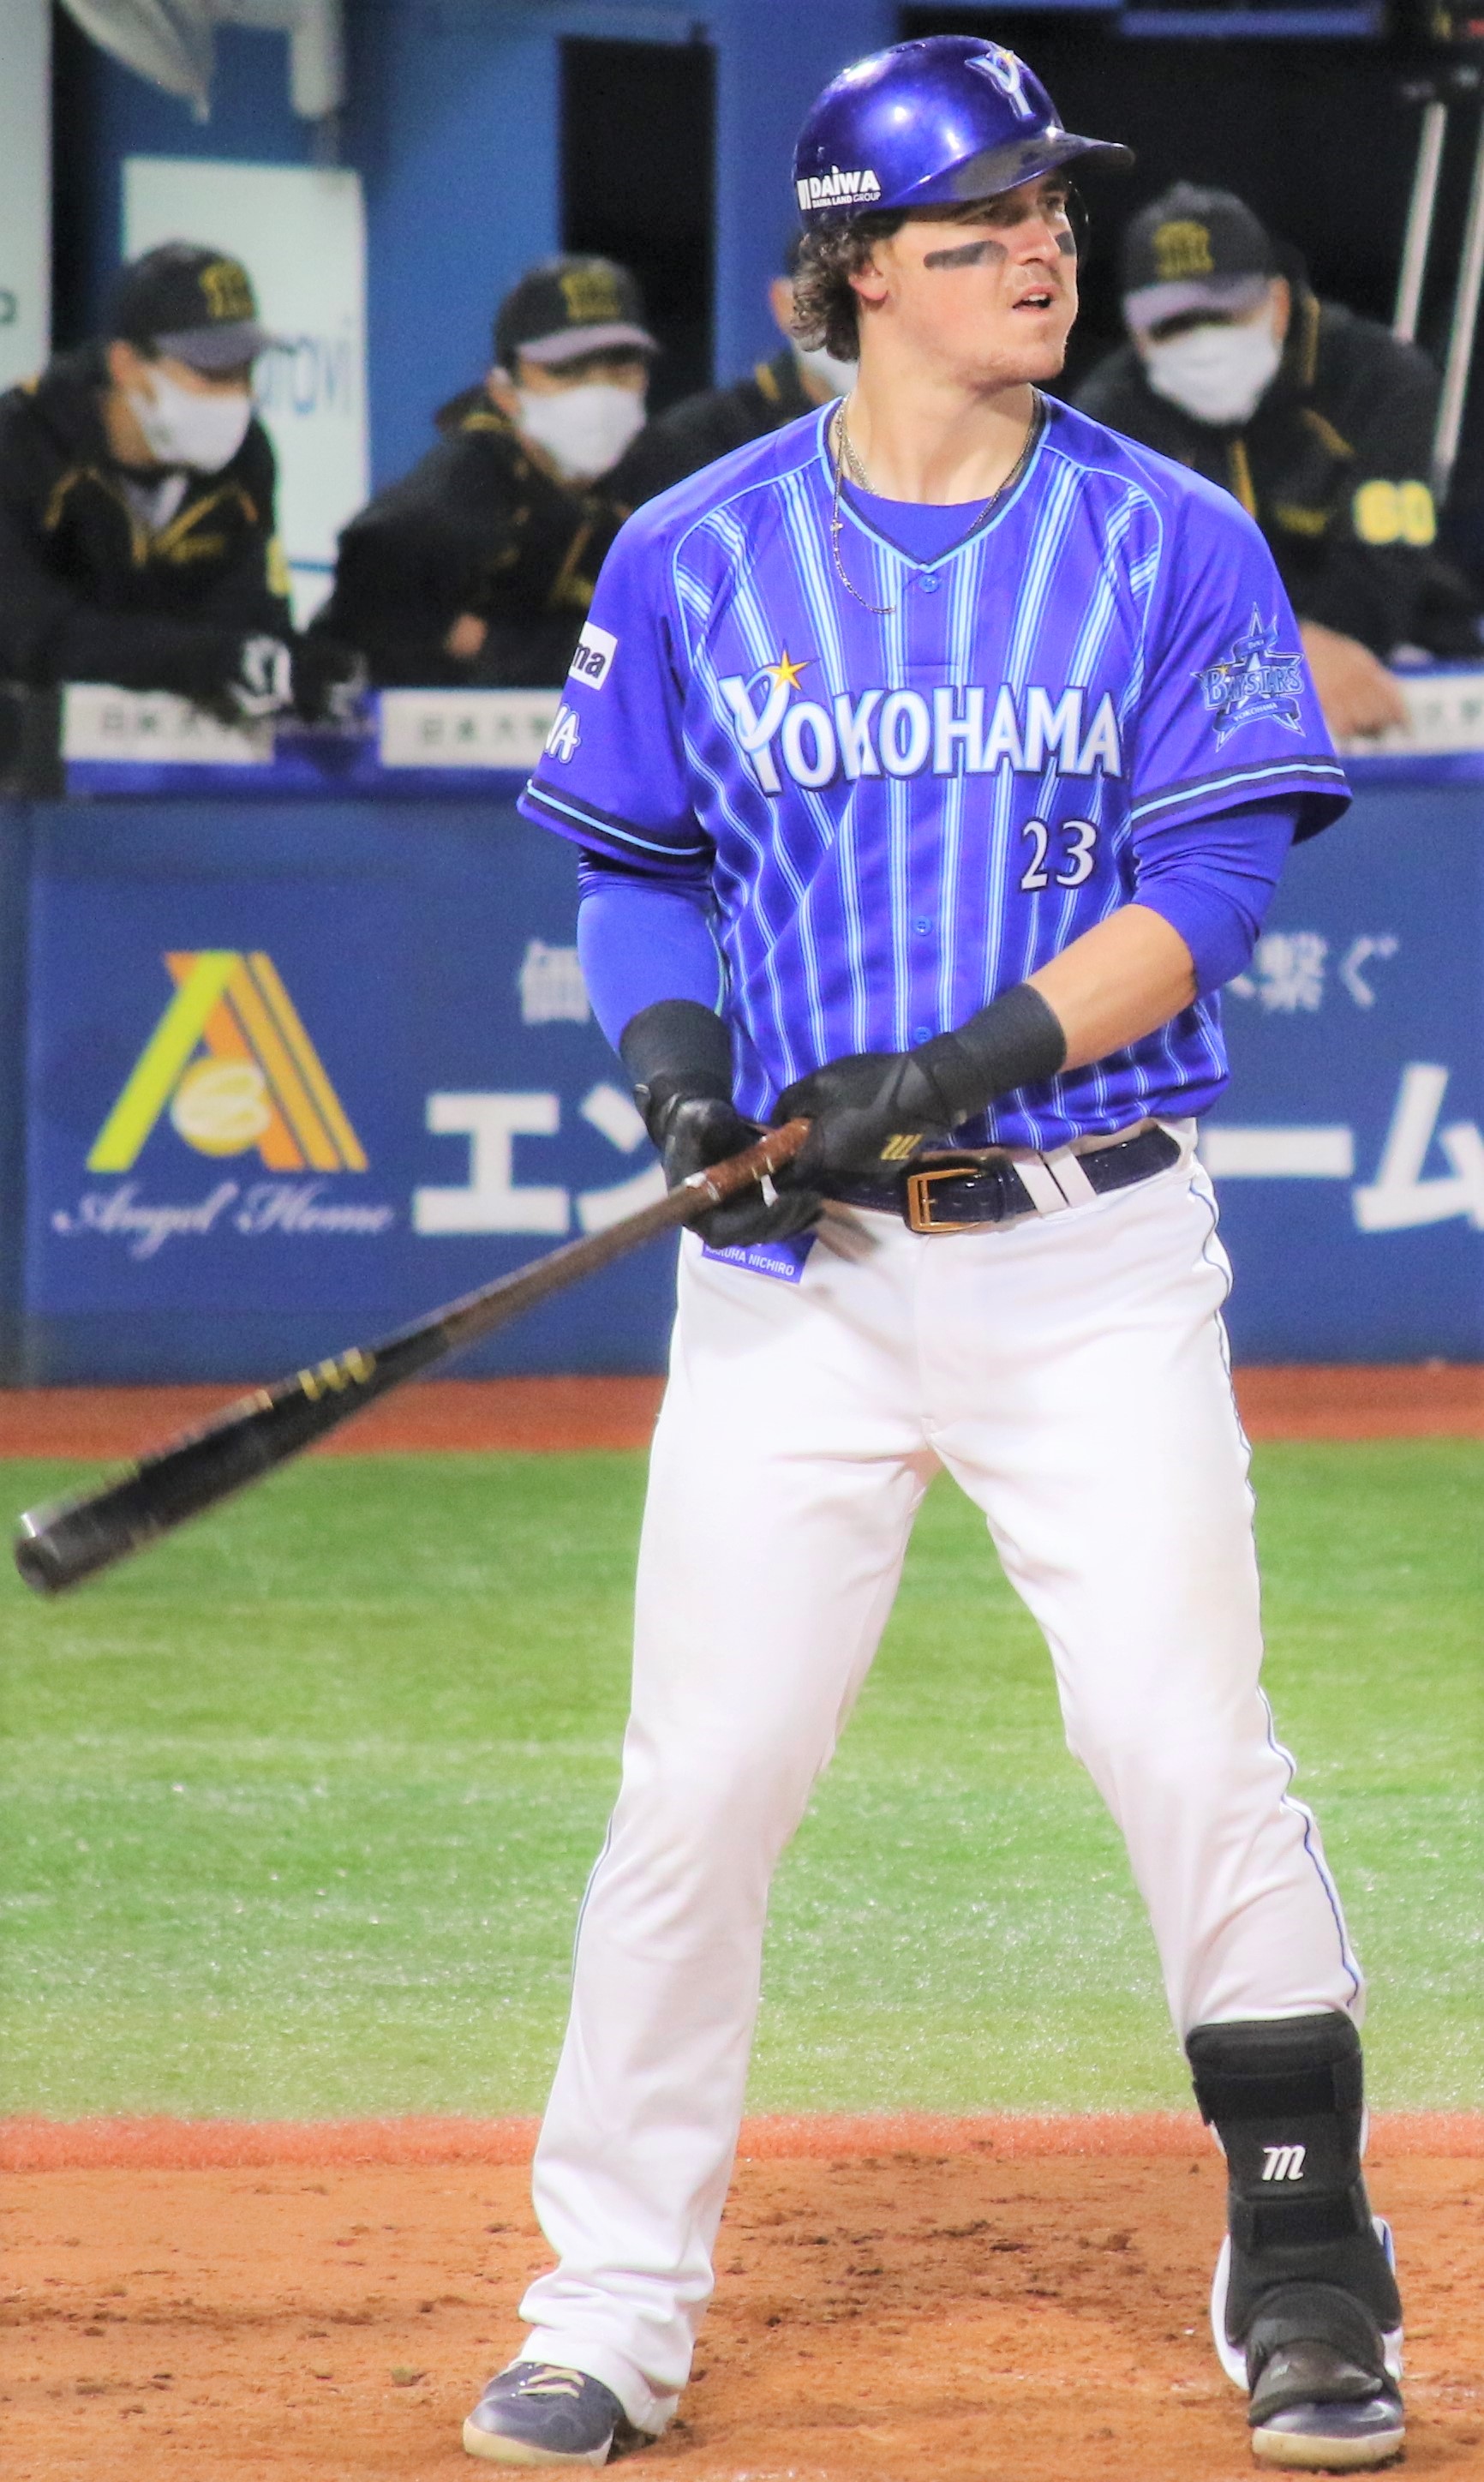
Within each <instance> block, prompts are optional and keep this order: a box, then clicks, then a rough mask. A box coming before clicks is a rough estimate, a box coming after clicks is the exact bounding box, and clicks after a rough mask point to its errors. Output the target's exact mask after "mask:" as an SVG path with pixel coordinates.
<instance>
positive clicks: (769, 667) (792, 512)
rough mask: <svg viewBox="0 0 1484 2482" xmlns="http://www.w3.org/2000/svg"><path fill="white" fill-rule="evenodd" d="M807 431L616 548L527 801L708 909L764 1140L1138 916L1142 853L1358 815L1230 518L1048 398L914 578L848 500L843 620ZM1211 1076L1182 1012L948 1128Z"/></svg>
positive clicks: (1225, 505) (1011, 1130) (827, 500)
mask: <svg viewBox="0 0 1484 2482" xmlns="http://www.w3.org/2000/svg"><path fill="white" fill-rule="evenodd" d="M827 418H828V409H826V410H825V411H824V412H821V413H820V414H810V415H807V416H806V417H805V418H804V419H803V420H802V421H800V422H797V423H793V424H791V425H790V426H789V427H788V428H787V429H786V430H784V431H782V432H778V433H775V434H774V435H773V436H771V437H770V438H768V439H766V440H764V441H761V442H758V443H755V444H754V445H752V446H750V447H747V448H744V449H742V450H739V451H738V452H737V453H735V454H734V455H732V456H729V457H725V458H722V459H721V460H720V461H719V462H717V463H716V464H715V465H711V466H708V467H707V468H705V470H704V471H703V472H701V473H700V474H697V475H694V476H692V477H691V478H690V480H689V481H688V482H686V483H683V484H681V485H679V486H678V487H677V488H675V489H674V490H671V491H668V492H665V493H664V495H663V496H662V497H661V498H660V499H658V500H656V501H653V502H651V503H650V504H649V505H648V506H647V507H645V508H643V509H641V510H640V511H639V512H638V515H635V516H634V517H632V518H631V519H630V520H629V522H628V524H627V525H626V526H625V527H624V528H623V531H622V532H621V534H620V535H619V536H618V538H617V541H615V543H614V545H613V547H612V551H611V552H610V554H609V558H608V561H607V564H606V565H605V568H604V569H603V573H602V575H601V577H600V579H599V581H598V586H597V591H596V594H595V595H594V598H593V604H592V612H591V616H590V619H589V621H588V624H587V626H586V628H585V630H584V632H583V639H582V643H581V644H580V646H579V647H578V651H577V655H576V658H575V660H574V664H573V668H572V672H571V674H570V676H569V679H568V682H567V686H566V689H565V691H564V694H563V700H562V704H561V707H560V711H559V713H558V717H557V720H556V723H555V725H554V726H553V728H552V732H551V735H550V737H549V739H548V742H547V746H546V751H545V754H544V755H543V757H542V759H541V762H540V764H539V766H538V767H537V769H536V771H535V774H534V777H533V779H532V780H531V783H530V785H529V786H528V788H527V790H526V793H525V795H524V796H523V798H522V808H523V809H524V811H525V813H526V815H527V816H528V817H529V818H531V819H534V820H535V821H536V822H537V823H538V824H540V825H541V826H543V827H548V828H552V829H554V830H556V832H558V833H560V834H561V835H565V836H568V837H570V838H572V839H573V840H574V841H576V842H577V843H579V844H582V845H585V846H587V847H589V848H590V849H592V850H594V851H596V852H599V853H606V854H609V855H611V856H612V857H613V858H619V859H623V860H627V861H629V862H630V863H632V864H634V865H636V866H638V867H639V868H642V869H644V870H646V871H651V872H654V873H656V874H658V875H673V876H677V877H681V878H690V879H693V878H695V877H697V876H699V875H703V874H704V876H705V877H706V878H707V879H708V880H709V883H710V887H711V890H712V895H713V901H714V907H715V913H714V920H715V928H716V938H717V943H718V945H719V948H720V951H721V956H722V959H723V963H724V968H725V998H724V1000H723V1002H722V1006H723V1010H724V1013H725V1015H726V1016H727V1017H728V1019H729V1021H730V1024H731V1027H732V1030H733V1036H734V1047H735V1056H736V1064H737V1100H738V1103H739V1106H740V1108H741V1109H742V1110H743V1111H744V1112H747V1113H749V1114H751V1115H753V1116H754V1117H756V1118H758V1119H763V1118H766V1117H767V1114H768V1111H769V1110H770V1108H771V1106H772V1104H773V1102H774V1101H775V1099H776V1097H777V1096H778V1095H779V1093H780V1092H781V1091H782V1089H783V1088H784V1087H785V1086H787V1085H788V1084H789V1083H790V1081H791V1080H792V1079H793V1078H794V1077H798V1076H801V1075H802V1074H803V1073H804V1072H805V1071H806V1070H808V1069H813V1068H816V1067H818V1066H819V1065H820V1063H821V1062H823V1061H826V1060H830V1059H834V1058H838V1057H839V1056H840V1055H841V1054H842V1053H846V1052H853V1051H865V1050H899V1049H903V1048H905V1047H906V1046H908V1045H910V1044H912V1043H921V1042H924V1041H925V1040H926V1039H927V1038H928V1037H929V1036H930V1035H933V1034H937V1033H939V1032H942V1031H943V1030H944V1029H946V1028H948V1027H950V1026H953V1025H957V1024H961V1023H962V1022H963V1020H964V1019H965V1018H966V1017H971V1016H973V1014H974V1013H975V1011H976V1009H978V1008H981V1007H982V1006H983V1005H984V1003H985V1002H986V1001H987V1000H989V999H992V998H993V997H994V996H995V995H996V994H997V993H998V992H999V991H1002V990H1006V989H1007V988H1008V987H1009V986H1010V985H1011V984H1014V983H1017V982H1020V981H1022V980H1023V979H1024V978H1025V976H1026V975H1027V974H1028V973H1031V972H1033V971H1034V969H1035V968H1036V967H1037V966H1038V965H1040V964H1045V963H1046V962H1047V961H1048V960H1049V959H1050V958H1051V957H1053V956H1054V955H1055V954H1056V953H1057V952H1058V951H1059V950H1060V949H1062V948H1064V947H1066V946H1067V945H1068V944H1069V942H1070V941H1072V940H1073V939H1075V938H1077V937H1080V934H1081V933H1082V932H1084V931H1086V930H1089V929H1090V928H1091V927H1092V926H1093V924H1095V923H1097V922H1099V921H1101V920H1103V919H1104V918H1105V917H1106V915H1107V914H1109V913H1111V912H1112V911H1114V910H1115V908H1117V907H1118V906H1120V905H1122V904H1125V903H1127V902H1128V901H1129V899H1130V898H1131V897H1132V896H1133V895H1134V894H1135V892H1136V890H1137V887H1138V878H1139V859H1140V839H1141V835H1147V834H1149V833H1150V832H1152V831H1156V830H1164V829H1167V828H1169V827H1171V826H1176V827H1178V826H1181V825H1183V824H1184V825H1187V826H1188V828H1189V831H1190V835H1191V841H1192V846H1198V844H1199V837H1200V831H1201V826H1202V823H1203V822H1205V821H1208V820H1211V819H1213V818H1214V817H1216V816H1217V815H1219V814H1220V813H1221V812H1222V811H1226V810H1230V809H1233V808H1236V807H1238V806H1240V805H1242V804H1243V803H1245V802H1252V801H1263V802H1266V803H1272V802H1274V801H1278V800H1283V799H1285V798H1288V799H1290V800H1291V801H1292V802H1293V804H1294V805H1295V809H1296V811H1297V814H1298V829H1297V832H1298V833H1299V834H1301V835H1303V834H1311V833H1313V832H1315V830H1316V829H1318V828H1321V827H1324V826H1326V825H1327V824H1328V823H1329V822H1330V820H1332V819H1334V818H1336V817H1338V816H1339V814H1340V812H1341V810H1342V809H1343V808H1344V806H1345V803H1346V801H1347V799H1348V795H1347V792H1346V788H1345V782H1344V778H1343V775H1342V773H1341V768H1340V765H1339V762H1338V761H1337V759H1336V757H1335V754H1334V752H1333V749H1332V748H1331V745H1330V741H1329V737H1328V735H1327V733H1326V731H1325V728H1324V725H1323V721H1322V718H1321V716H1320V714H1319V709H1318V702H1317V700H1316V699H1315V693H1314V690H1313V687H1312V684H1311V682H1310V680H1309V678H1308V674H1307V672H1306V669H1305V666H1304V662H1303V656H1302V650H1301V647H1300V641H1299V636H1298V629H1297V625H1296V623H1295V621H1294V619H1293V616H1292V613H1291V612H1290V610H1289V605H1288V602H1287V599H1286V597H1285V594H1284V592H1283V588H1282V586H1281V584H1280V583H1279V579H1278V575H1277V572H1276V570H1275V568H1274V567H1273V563H1272V559H1271V557H1270V555H1269V553H1268V550H1267V547H1266V545H1265V544H1264V542H1263V538H1262V536H1261V534H1260V533H1259V531H1258V529H1257V527H1256V526H1255V525H1253V523H1252V522H1251V520H1250V519H1249V518H1248V517H1247V516H1246V515H1244V514H1243V512H1242V510H1241V509H1240V508H1239V507H1238V506H1237V502H1236V501H1235V500H1232V499H1230V498H1229V497H1227V495H1226V494H1225V493H1223V492H1220V491H1218V490H1216V489H1215V488H1213V487H1212V486H1211V485H1210V484H1207V483H1205V482H1203V481H1201V480H1200V479H1199V478H1198V477H1197V476H1194V475H1191V474H1188V473H1186V472H1185V470H1184V469H1182V468H1181V467H1178V466H1175V465H1173V464H1170V463H1169V462H1166V461H1165V460H1164V459H1162V458H1159V457H1157V456H1154V455H1153V454H1151V453H1150V452H1149V451H1148V450H1145V449H1143V448H1138V447H1135V446H1134V445H1133V443H1132V442H1131V441H1129V440H1126V439H1124V438H1122V437H1120V436H1118V435H1117V434H1116V433H1114V432H1110V431H1107V430H1105V429H1104V428H1103V427H1102V426H1101V425H1100V424H1097V423H1094V422H1090V421H1088V420H1087V419H1086V418H1085V417H1084V416H1082V415H1080V414H1079V413H1076V412H1074V411H1072V410H1071V409H1068V408H1066V407H1063V406H1061V405H1058V404H1049V405H1048V407H1047V420H1046V423H1045V425H1044V428H1043V430H1042V434H1041V436H1040V439H1039V442H1038V443H1037V445H1036V447H1035V449H1034V451H1033V453H1032V455H1031V458H1030V460H1029V462H1028V465H1027V468H1026V470H1025V471H1024V473H1023V474H1022V476H1021V477H1020V479H1019V481H1018V482H1017V483H1016V484H1015V486H1014V487H1013V488H1012V489H1011V490H1010V491H1008V492H1007V493H1005V494H1004V495H1003V497H1002V499H1001V500H1000V501H999V502H997V503H996V504H994V505H993V507H992V509H991V512H990V514H989V515H988V517H987V518H986V519H985V521H984V522H983V523H981V524H980V525H979V526H978V527H977V528H976V529H975V530H974V531H973V532H971V533H970V534H969V535H968V536H967V537H966V538H965V539H964V540H962V541H960V542H959V543H957V544H956V545H954V546H953V547H952V548H950V550H949V551H947V552H946V553H944V554H942V555H941V556H940V557H939V558H937V559H935V560H931V561H916V560H914V559H912V558H911V557H909V555H908V554H907V553H905V552H903V551H902V550H900V549H899V548H898V546H897V545H896V544H894V543H892V542H890V541H887V540H886V538H885V537H884V536H882V535H880V534H879V533H877V532H876V531H875V530H874V529H873V527H872V524H871V521H870V518H869V517H868V516H867V515H864V514H863V513H862V511H861V509H860V507H859V506H857V505H852V503H851V502H850V500H849V498H848V497H846V500H845V504H844V509H843V526H842V533H841V539H840V547H841V557H842V561H843V564H844V567H845V569H846V575H847V576H848V578H849V579H850V581H851V583H852V584H853V585H854V586H855V587H856V588H857V589H858V594H859V597H861V598H864V600H862V599H858V597H857V595H856V594H850V593H849V592H848V591H847V590H846V587H845V586H844V585H843V584H842V583H841V580H840V577H839V576H838V574H837V572H836V568H835V565H834V562H833V560H832V558H831V551H830V512H831V503H832V498H833V475H832V471H831V466H830V462H829V455H828V448H827V444H826V441H825V437H824V427H825V423H826V420H827ZM868 604H870V605H876V606H880V607H884V608H882V609H881V610H880V611H878V612H872V610H870V609H868V608H867V606H868ZM1165 842H1166V847H1167V843H1168V839H1166V840H1165ZM1225 1082H1226V1057H1225V1051H1224V1047H1223V1044H1222V1039H1221V1027H1220V1014H1219V1007H1218V1004H1217V1002H1216V1001H1215V999H1213V998H1212V999H1202V1000H1199V1001H1197V1002H1196V1004H1195V1005H1194V1006H1192V1007H1191V1008H1188V1009H1186V1010H1185V1012H1184V1013H1183V1014H1182V1015H1181V1016H1179V1017H1176V1018H1174V1019H1173V1020H1172V1021H1171V1022H1170V1023H1169V1024H1168V1025H1166V1026H1163V1027H1161V1028H1160V1029H1159V1031H1158V1032H1157V1033H1155V1034H1153V1035H1150V1036H1149V1037H1147V1038H1146V1039H1145V1040H1144V1041H1142V1042H1140V1043H1134V1044H1132V1045H1131V1046H1130V1047H1129V1048H1128V1049H1127V1050H1123V1051H1118V1052H1115V1053H1112V1054H1111V1055H1110V1056H1109V1057H1107V1058H1106V1059H1105V1060H1103V1061H1100V1062H1099V1063H1097V1064H1096V1066H1094V1067H1092V1068H1087V1069H1077V1070H1074V1071H1072V1072H1071V1073H1069V1074H1066V1075H1063V1076H1061V1077H1058V1078H1055V1079H1053V1080H1050V1081H1048V1082H1047V1083H1045V1084H1043V1085H1038V1086H1035V1087H1029V1088H1024V1089H1021V1090H1020V1091H1019V1092H1017V1093H1016V1094H1014V1095H1010V1096H1004V1097H1003V1098H1002V1100H1001V1101H1000V1102H999V1103H998V1104H997V1105H996V1106H995V1108H994V1110H993V1112H992V1113H991V1114H989V1115H988V1116H987V1117H986V1118H985V1119H983V1120H982V1121H976V1122H973V1123H970V1124H968V1125H966V1127H965V1128H964V1130H963V1131H961V1132H960V1133H959V1134H960V1136H961V1138H962V1140H963V1141H964V1142H966V1143H967V1142H975V1143H983V1142H985V1141H986V1140H991V1139H992V1140H994V1141H995V1142H997V1143H1000V1144H1008V1145H1016V1146H1039V1147H1053V1146H1057V1145H1062V1144H1064V1143H1065V1142H1066V1141H1067V1140H1068V1139H1070V1138H1073V1137H1078V1136H1084V1135H1092V1134H1103V1133H1106V1132H1108V1131H1111V1130H1114V1129H1118V1128H1120V1127H1123V1126H1125V1125H1127V1124H1128V1123H1129V1122H1133V1121H1135V1120H1139V1119H1142V1118H1143V1117H1145V1116H1146V1115H1150V1114H1161V1115H1172V1116H1179V1115H1184V1114H1187V1113H1192V1112H1200V1111H1202V1110H1204V1109H1205V1108H1206V1107H1207V1106H1208V1105H1209V1104H1210V1103H1211V1102H1212V1101H1213V1100H1214V1099H1215V1097H1216V1096H1217V1095H1218V1094H1219V1093H1220V1091H1221V1089H1222V1087H1223V1085H1224V1084H1225Z"/></svg>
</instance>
